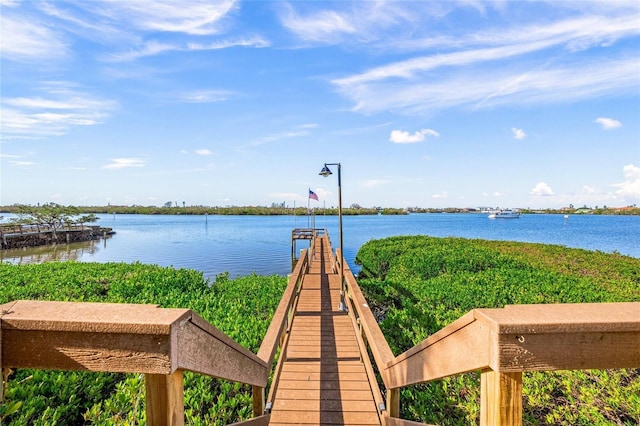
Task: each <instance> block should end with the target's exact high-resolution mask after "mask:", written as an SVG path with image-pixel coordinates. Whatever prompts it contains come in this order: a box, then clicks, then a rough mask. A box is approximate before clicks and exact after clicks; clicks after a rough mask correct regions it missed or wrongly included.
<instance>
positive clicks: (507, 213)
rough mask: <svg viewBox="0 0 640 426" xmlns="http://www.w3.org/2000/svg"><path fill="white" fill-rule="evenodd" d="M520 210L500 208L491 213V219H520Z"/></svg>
mask: <svg viewBox="0 0 640 426" xmlns="http://www.w3.org/2000/svg"><path fill="white" fill-rule="evenodd" d="M519 217H520V212H518V211H515V210H500V211H497V212H494V213H491V214H490V215H489V219H518V218H519Z"/></svg>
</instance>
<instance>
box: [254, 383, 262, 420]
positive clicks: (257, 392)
mask: <svg viewBox="0 0 640 426" xmlns="http://www.w3.org/2000/svg"><path fill="white" fill-rule="evenodd" d="M251 390H252V391H253V417H260V416H262V415H263V414H264V388H263V387H260V386H251Z"/></svg>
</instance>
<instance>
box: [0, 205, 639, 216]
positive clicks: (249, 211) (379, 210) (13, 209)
mask: <svg viewBox="0 0 640 426" xmlns="http://www.w3.org/2000/svg"><path fill="white" fill-rule="evenodd" d="M18 207H19V205H12V206H0V215H2V214H3V213H14V214H15V213H18ZM76 207H77V208H78V209H79V211H80V212H81V213H82V214H85V213H95V214H145V215H194V216H196V215H228V216H289V215H297V216H306V215H307V213H308V211H307V208H306V207H296V208H291V207H283V206H273V207H262V206H230V207H207V206H176V207H156V206H76ZM519 210H520V212H521V213H523V214H572V215H577V214H579V215H583V214H590V215H627V216H640V207H636V206H629V207H616V208H614V207H606V208H605V207H603V208H598V207H595V208H591V207H580V208H562V209H522V208H521V209H519ZM313 212H314V213H315V214H316V215H337V214H338V208H337V207H331V208H322V207H316V208H314V209H313ZM411 213H461V214H470V213H471V214H485V213H483V212H482V211H481V209H480V208H457V207H448V208H419V207H412V208H408V209H402V208H393V207H391V208H389V207H385V208H383V207H371V208H365V207H353V206H351V207H347V208H343V209H342V214H343V215H345V216H355V215H378V214H382V215H406V214H411Z"/></svg>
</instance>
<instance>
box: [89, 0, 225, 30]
mask: <svg viewBox="0 0 640 426" xmlns="http://www.w3.org/2000/svg"><path fill="white" fill-rule="evenodd" d="M235 4H236V1H235V0H221V1H216V2H211V1H208V0H189V1H180V2H175V1H166V0H160V1H154V2H153V4H149V3H148V2H140V1H118V2H99V3H98V2H80V4H79V5H80V7H83V8H84V9H85V10H86V11H88V12H90V13H93V14H94V15H96V17H100V18H101V19H103V20H107V21H109V22H112V23H114V24H115V23H116V22H120V23H121V25H125V26H126V27H134V28H137V29H139V30H144V31H150V32H176V33H185V34H189V35H198V36H203V35H213V34H217V33H219V32H220V31H221V29H222V28H223V27H222V22H221V21H222V20H223V19H224V17H225V16H226V15H227V14H229V13H230V12H231V11H233V9H234V7H235ZM116 18H117V19H116Z"/></svg>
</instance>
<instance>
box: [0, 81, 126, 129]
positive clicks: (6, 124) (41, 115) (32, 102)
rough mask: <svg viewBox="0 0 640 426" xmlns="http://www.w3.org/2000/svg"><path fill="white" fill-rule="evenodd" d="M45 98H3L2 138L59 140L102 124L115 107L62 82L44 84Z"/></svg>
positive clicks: (40, 88)
mask: <svg viewBox="0 0 640 426" xmlns="http://www.w3.org/2000/svg"><path fill="white" fill-rule="evenodd" d="M35 91H37V92H40V93H42V94H43V95H44V96H33V97H16V98H9V97H7V98H4V99H3V100H2V103H3V106H2V114H0V126H1V127H2V132H3V138H5V139H17V138H40V137H44V136H61V135H64V134H66V133H67V132H68V131H69V129H70V128H71V127H74V126H93V125H97V124H101V123H102V122H103V121H104V120H105V119H106V118H107V117H108V116H109V114H110V112H111V111H112V110H113V109H115V108H116V107H117V103H116V102H114V101H111V100H107V99H100V98H98V97H95V96H94V95H92V94H89V93H84V92H81V91H79V90H77V88H75V87H73V85H72V84H69V83H65V82H45V83H43V85H42V87H36V88H35Z"/></svg>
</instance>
